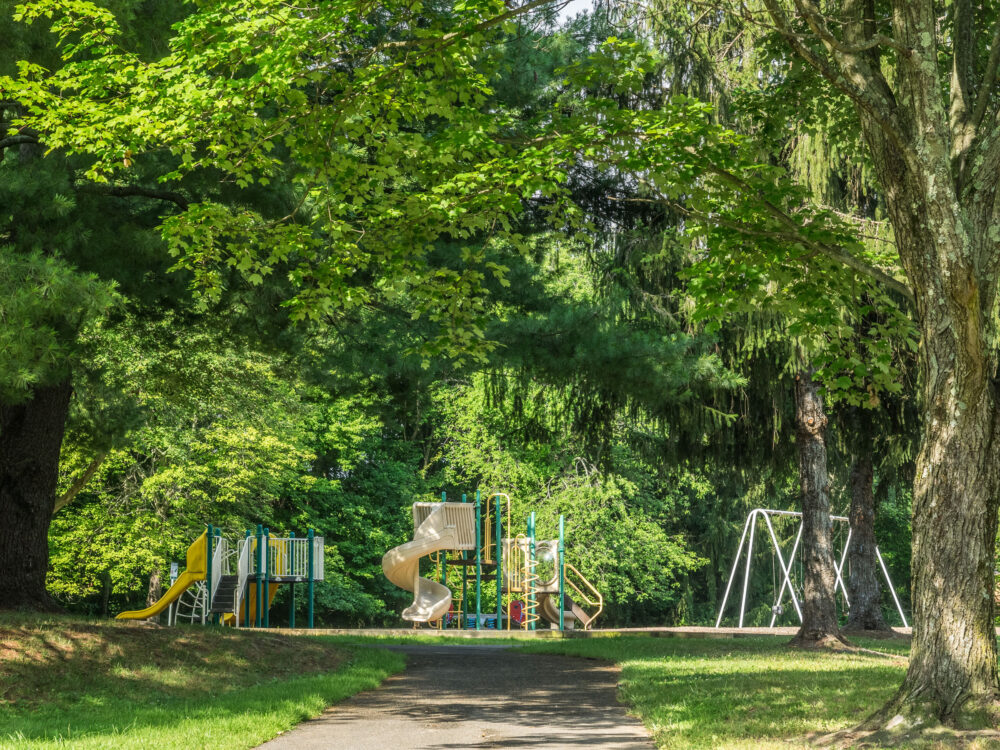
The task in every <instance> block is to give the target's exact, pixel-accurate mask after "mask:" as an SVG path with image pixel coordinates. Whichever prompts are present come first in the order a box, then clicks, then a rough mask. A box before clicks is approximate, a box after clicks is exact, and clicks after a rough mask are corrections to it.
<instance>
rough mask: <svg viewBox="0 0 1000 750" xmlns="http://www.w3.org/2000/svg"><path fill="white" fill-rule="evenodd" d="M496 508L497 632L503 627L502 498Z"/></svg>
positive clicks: (495, 505) (496, 500) (497, 502)
mask: <svg viewBox="0 0 1000 750" xmlns="http://www.w3.org/2000/svg"><path fill="white" fill-rule="evenodd" d="M494 501H495V503H494V508H495V509H496V519H495V520H496V544H497V550H496V552H497V556H496V561H497V630H500V629H501V628H502V627H503V625H502V623H503V575H501V574H502V572H503V539H502V538H501V534H502V533H503V521H502V519H501V518H500V496H499V495H497V496H496V497H495V498H494Z"/></svg>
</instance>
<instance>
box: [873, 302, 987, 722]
mask: <svg viewBox="0 0 1000 750" xmlns="http://www.w3.org/2000/svg"><path fill="white" fill-rule="evenodd" d="M926 317H928V318H930V317H931V316H926ZM934 317H935V318H936V317H937V316H934ZM940 325H942V321H940V320H937V321H935V322H930V321H928V322H927V323H925V327H926V328H932V329H935V328H937V327H938V326H940ZM945 330H947V329H945ZM924 336H925V341H927V342H928V343H929V344H930V346H929V347H928V348H929V351H928V352H927V354H926V356H925V358H924V359H925V362H924V379H925V383H926V385H925V393H924V398H925V399H927V404H928V406H929V407H930V409H929V414H928V416H927V419H926V422H925V424H924V428H923V436H922V443H921V448H920V453H919V455H918V457H917V467H916V479H915V480H914V489H913V560H912V566H911V573H912V579H913V624H914V630H913V646H912V648H911V650H910V665H909V669H908V670H907V673H906V679H905V681H904V682H903V686H902V687H901V688H900V691H899V693H898V694H897V695H896V697H895V698H894V699H893V701H892V702H891V703H890V704H889V705H888V706H887V707H886V709H887V711H888V712H889V713H890V714H897V715H902V716H904V718H905V717H909V718H910V719H911V721H908V722H906V723H907V724H916V723H918V722H926V721H927V720H928V719H937V720H942V721H945V722H947V723H952V724H957V725H962V726H984V725H991V724H992V725H995V724H996V719H997V716H996V714H995V708H996V701H997V699H998V697H1000V688H998V683H997V639H996V633H995V632H994V628H993V618H994V604H993V585H994V584H993V581H994V577H993V570H994V567H993V566H994V553H995V543H996V533H997V502H998V494H1000V477H998V461H997V455H996V450H995V447H994V446H995V445H997V442H996V440H997V435H996V432H997V426H998V425H997V422H998V420H997V407H996V395H995V393H994V388H993V386H992V384H991V383H990V382H989V378H988V376H987V372H986V370H985V368H984V367H983V364H984V362H983V357H982V355H981V354H980V353H978V352H976V353H975V354H976V356H975V357H970V356H969V354H970V351H969V349H971V347H967V346H965V345H964V342H962V341H961V338H960V337H959V336H955V335H954V334H953V333H949V334H946V335H941V333H937V334H934V333H932V332H930V331H928V332H926V333H925V334H924ZM977 348H978V347H977ZM963 350H964V351H963Z"/></svg>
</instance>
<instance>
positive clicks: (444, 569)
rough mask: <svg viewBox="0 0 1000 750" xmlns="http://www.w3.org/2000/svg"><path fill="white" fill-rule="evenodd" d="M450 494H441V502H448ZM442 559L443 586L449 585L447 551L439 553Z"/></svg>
mask: <svg viewBox="0 0 1000 750" xmlns="http://www.w3.org/2000/svg"><path fill="white" fill-rule="evenodd" d="M447 497H448V494H447V493H446V492H442V493H441V502H442V503H444V502H447ZM438 554H439V555H440V556H441V557H440V559H441V585H442V586H447V585H448V553H447V552H446V551H445V550H441V551H440V552H439V553H438Z"/></svg>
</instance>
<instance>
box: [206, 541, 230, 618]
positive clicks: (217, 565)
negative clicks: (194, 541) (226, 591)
mask: <svg viewBox="0 0 1000 750" xmlns="http://www.w3.org/2000/svg"><path fill="white" fill-rule="evenodd" d="M228 563H229V540H228V539H226V538H225V537H224V536H216V537H214V538H213V546H212V591H211V594H210V596H209V598H208V601H209V602H213V601H215V592H216V591H218V590H219V582H220V581H221V580H222V576H224V575H228V573H229V566H228Z"/></svg>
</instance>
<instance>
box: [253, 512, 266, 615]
mask: <svg viewBox="0 0 1000 750" xmlns="http://www.w3.org/2000/svg"><path fill="white" fill-rule="evenodd" d="M263 550H264V527H263V526H261V525H260V524H257V566H256V571H255V575H254V578H255V582H256V584H257V596H256V600H257V606H256V607H254V609H255V610H257V611H256V612H255V613H254V624H253V625H254V627H255V628H259V627H260V623H261V621H262V620H263V619H264V609H263V606H262V604H261V603H262V602H263V601H264V586H263V583H262V581H261V576H263V575H264V563H263V562H262V561H261V557H262V552H263Z"/></svg>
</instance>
